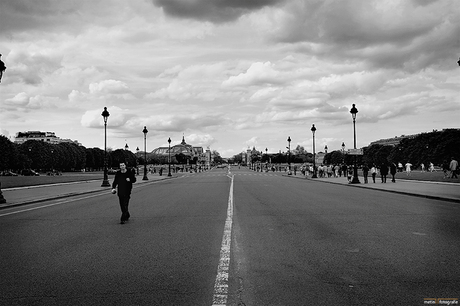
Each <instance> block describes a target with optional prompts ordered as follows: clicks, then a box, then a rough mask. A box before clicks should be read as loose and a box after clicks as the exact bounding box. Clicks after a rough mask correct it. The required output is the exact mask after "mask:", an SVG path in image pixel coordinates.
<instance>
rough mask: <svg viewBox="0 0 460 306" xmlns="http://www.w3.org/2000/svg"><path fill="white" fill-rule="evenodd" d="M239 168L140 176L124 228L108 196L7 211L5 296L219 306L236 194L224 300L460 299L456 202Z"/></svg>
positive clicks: (1, 237)
mask: <svg viewBox="0 0 460 306" xmlns="http://www.w3.org/2000/svg"><path fill="white" fill-rule="evenodd" d="M232 175H233V193H232V192H231V191H232V189H231V186H232ZM232 175H228V174H227V172H226V170H223V169H217V170H213V171H211V172H205V173H198V174H186V175H185V176H183V177H178V178H176V179H172V180H166V181H160V182H155V183H152V184H150V183H148V184H143V185H139V186H137V188H135V189H134V191H133V195H132V200H131V207H130V212H131V220H130V221H129V222H128V223H127V224H123V225H121V224H119V217H120V212H119V208H118V202H117V198H116V196H114V195H111V194H101V195H99V194H92V195H86V196H79V197H74V198H68V199H64V200H55V201H49V202H45V203H40V204H34V205H28V206H23V207H16V208H10V209H5V210H2V211H1V212H0V241H1V249H0V254H1V257H0V258H1V260H0V271H1V277H0V288H1V290H0V304H1V305H206V306H207V305H212V304H213V297H214V296H215V293H216V292H215V289H214V286H215V282H216V276H217V268H218V265H219V263H220V262H222V258H221V257H222V254H221V252H220V251H221V247H222V245H223V233H224V226H225V224H226V221H227V222H228V221H229V207H230V205H231V206H232V214H231V218H230V219H231V220H230V221H231V224H232V227H231V242H230V243H231V252H230V262H229V265H230V267H229V270H228V293H227V294H226V299H227V304H228V305H423V304H424V298H460V260H459V256H458V254H459V251H460V224H459V223H460V221H459V220H460V218H459V217H460V210H459V208H460V206H458V204H456V203H451V202H443V201H436V200H429V199H423V198H419V197H411V196H405V195H398V194H393V193H385V192H381V191H374V190H368V189H363V188H350V187H349V186H342V185H333V184H326V183H321V182H315V181H311V180H305V179H296V178H290V177H284V176H281V175H280V174H278V173H277V174H273V173H268V174H266V173H260V172H252V171H249V170H247V169H232ZM231 195H232V196H231ZM224 262H225V261H224Z"/></svg>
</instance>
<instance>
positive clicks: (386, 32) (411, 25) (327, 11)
mask: <svg viewBox="0 0 460 306" xmlns="http://www.w3.org/2000/svg"><path fill="white" fill-rule="evenodd" d="M433 12H436V13H433ZM458 14H459V8H458V6H457V5H455V4H454V2H452V1H405V0H394V1H365V2H363V1H360V0H352V1H340V0H330V1H316V0H296V1H290V2H289V3H288V5H287V6H286V8H285V9H283V10H278V11H276V13H273V15H271V18H272V19H271V21H272V25H275V24H276V25H277V26H276V27H273V29H274V30H273V31H271V32H270V35H271V36H272V39H273V40H275V41H278V42H284V43H289V44H292V45H293V47H295V48H297V50H298V51H301V52H305V53H309V54H312V55H316V56H321V57H325V58H331V59H334V60H336V61H340V60H341V59H351V58H354V59H358V60H363V61H368V62H370V63H372V64H374V65H378V66H384V67H392V68H399V67H401V66H402V65H407V66H409V68H412V69H422V68H424V67H427V66H430V65H442V63H443V62H444V61H445V60H446V59H447V57H448V56H449V53H450V52H449V51H448V50H450V51H451V52H456V49H458V46H457V42H455V40H452V37H455V36H457V37H458V35H459V34H460V25H459V23H458V22H456V21H455V20H456V19H457V18H458ZM266 18H268V17H266ZM332 21H333V22H332ZM433 41H436V43H433ZM442 49H443V50H444V51H442ZM435 54H436V55H435Z"/></svg>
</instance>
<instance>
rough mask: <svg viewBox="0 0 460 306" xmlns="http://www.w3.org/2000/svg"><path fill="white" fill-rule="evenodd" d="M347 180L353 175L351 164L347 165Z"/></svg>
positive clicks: (349, 180)
mask: <svg viewBox="0 0 460 306" xmlns="http://www.w3.org/2000/svg"><path fill="white" fill-rule="evenodd" d="M347 173H348V182H351V177H352V176H353V167H352V166H348V171H347Z"/></svg>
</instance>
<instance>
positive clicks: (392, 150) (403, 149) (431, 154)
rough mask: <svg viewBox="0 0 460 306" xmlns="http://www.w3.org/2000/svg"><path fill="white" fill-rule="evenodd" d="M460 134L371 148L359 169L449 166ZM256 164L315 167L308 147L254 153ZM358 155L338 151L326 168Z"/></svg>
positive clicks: (239, 159)
mask: <svg viewBox="0 0 460 306" xmlns="http://www.w3.org/2000/svg"><path fill="white" fill-rule="evenodd" d="M459 148H460V130H458V129H445V130H442V131H433V132H429V133H422V134H419V135H417V136H415V137H414V138H405V139H403V140H402V141H401V142H400V143H399V144H397V145H396V146H385V145H378V144H375V145H371V146H368V147H365V148H363V152H364V154H363V155H358V156H356V158H357V163H358V165H363V164H367V165H381V164H383V163H386V164H388V163H396V164H397V163H402V164H403V165H404V164H406V163H407V162H410V163H411V164H412V165H413V166H415V167H419V166H420V165H421V164H422V163H423V164H424V165H425V166H426V167H428V165H429V164H430V163H433V164H434V165H436V166H441V165H442V164H444V163H446V162H449V161H450V160H451V158H452V157H454V158H455V159H456V160H459V159H460V150H459ZM244 155H246V153H244V152H243V153H239V154H237V155H234V156H233V157H232V158H231V162H232V163H243V162H244V160H245V158H244ZM250 157H251V160H252V162H254V163H256V162H262V163H266V162H270V161H271V163H275V164H280V163H282V164H284V163H288V161H290V162H291V163H310V164H312V163H313V154H312V153H308V152H307V151H306V150H305V149H304V147H302V146H299V145H298V146H297V147H296V148H295V149H293V150H292V151H291V154H290V155H289V154H288V153H285V152H282V153H281V152H280V153H277V154H266V153H265V152H263V151H257V150H255V149H254V150H252V151H251V156H250ZM354 158H355V155H348V154H346V152H342V151H341V150H336V151H332V152H329V153H327V154H326V155H325V156H324V160H323V164H326V165H330V164H333V165H338V164H347V165H352V164H353V163H354Z"/></svg>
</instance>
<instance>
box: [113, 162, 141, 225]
mask: <svg viewBox="0 0 460 306" xmlns="http://www.w3.org/2000/svg"><path fill="white" fill-rule="evenodd" d="M135 182H136V176H135V174H134V171H133V170H131V169H128V168H127V167H126V163H125V162H121V163H120V170H118V171H117V173H115V178H114V180H113V183H112V193H113V194H115V193H118V200H119V202H120V209H121V218H120V223H121V224H124V223H125V222H126V221H128V219H129V217H130V215H129V210H128V206H129V199H130V198H131V191H132V189H133V183H135ZM117 187H118V190H117Z"/></svg>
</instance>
